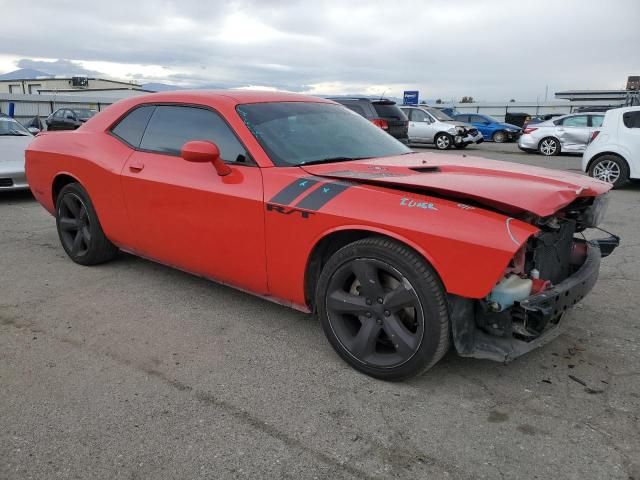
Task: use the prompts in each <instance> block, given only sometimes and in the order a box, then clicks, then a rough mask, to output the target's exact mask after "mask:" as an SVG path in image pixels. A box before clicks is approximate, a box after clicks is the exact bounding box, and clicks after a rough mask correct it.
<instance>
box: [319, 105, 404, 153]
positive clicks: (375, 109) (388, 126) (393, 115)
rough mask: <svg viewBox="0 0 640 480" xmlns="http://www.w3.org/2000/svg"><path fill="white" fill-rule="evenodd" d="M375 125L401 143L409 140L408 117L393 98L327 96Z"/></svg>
mask: <svg viewBox="0 0 640 480" xmlns="http://www.w3.org/2000/svg"><path fill="white" fill-rule="evenodd" d="M329 100H333V101H334V102H338V103H340V104H342V105H344V106H345V107H347V108H348V109H350V110H353V111H354V112H356V113H357V114H359V115H361V116H363V117H364V118H366V119H367V120H369V121H370V122H372V123H373V124H374V125H377V126H378V127H380V128H381V129H383V130H384V131H385V132H387V133H388V134H389V135H391V136H392V137H394V138H397V139H398V140H400V141H401V142H402V143H405V144H406V143H408V142H409V119H408V118H407V117H406V115H405V114H404V113H402V110H400V108H399V107H398V105H396V102H394V101H393V100H386V99H380V100H372V99H370V98H353V97H329Z"/></svg>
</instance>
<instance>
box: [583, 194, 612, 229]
mask: <svg viewBox="0 0 640 480" xmlns="http://www.w3.org/2000/svg"><path fill="white" fill-rule="evenodd" d="M608 206H609V194H608V193H606V194H604V195H600V196H599V197H596V198H594V199H593V203H592V204H591V206H590V207H589V208H587V209H586V210H585V212H584V214H583V216H582V218H581V223H582V225H583V226H584V227H587V228H589V227H597V226H598V225H599V224H600V222H602V220H603V219H604V216H605V214H606V213H607V207H608Z"/></svg>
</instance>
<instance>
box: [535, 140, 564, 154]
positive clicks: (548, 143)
mask: <svg viewBox="0 0 640 480" xmlns="http://www.w3.org/2000/svg"><path fill="white" fill-rule="evenodd" d="M538 152H540V153H541V154H542V155H544V156H545V157H552V156H555V155H558V154H559V153H560V142H559V141H558V140H556V139H555V138H553V137H546V138H543V139H542V140H540V143H539V144H538Z"/></svg>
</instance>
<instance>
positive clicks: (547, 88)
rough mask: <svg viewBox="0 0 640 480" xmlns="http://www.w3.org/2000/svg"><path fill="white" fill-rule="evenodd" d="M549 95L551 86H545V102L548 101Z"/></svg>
mask: <svg viewBox="0 0 640 480" xmlns="http://www.w3.org/2000/svg"><path fill="white" fill-rule="evenodd" d="M547 95H549V85H545V86H544V101H545V102H546V101H547Z"/></svg>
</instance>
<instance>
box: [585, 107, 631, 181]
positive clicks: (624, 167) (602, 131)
mask: <svg viewBox="0 0 640 480" xmlns="http://www.w3.org/2000/svg"><path fill="white" fill-rule="evenodd" d="M582 169H583V170H584V171H585V172H587V173H588V174H589V175H590V176H591V177H593V178H597V179H599V180H604V181H605V182H609V183H613V188H618V187H621V186H623V185H624V184H625V183H627V182H628V181H629V179H632V178H635V179H639V178H640V107H625V108H616V109H614V110H609V111H608V112H607V113H606V115H605V117H604V122H602V127H600V128H599V129H598V130H596V131H594V132H593V133H592V135H591V142H590V143H589V145H588V146H587V149H586V150H585V152H584V156H583V157H582Z"/></svg>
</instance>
